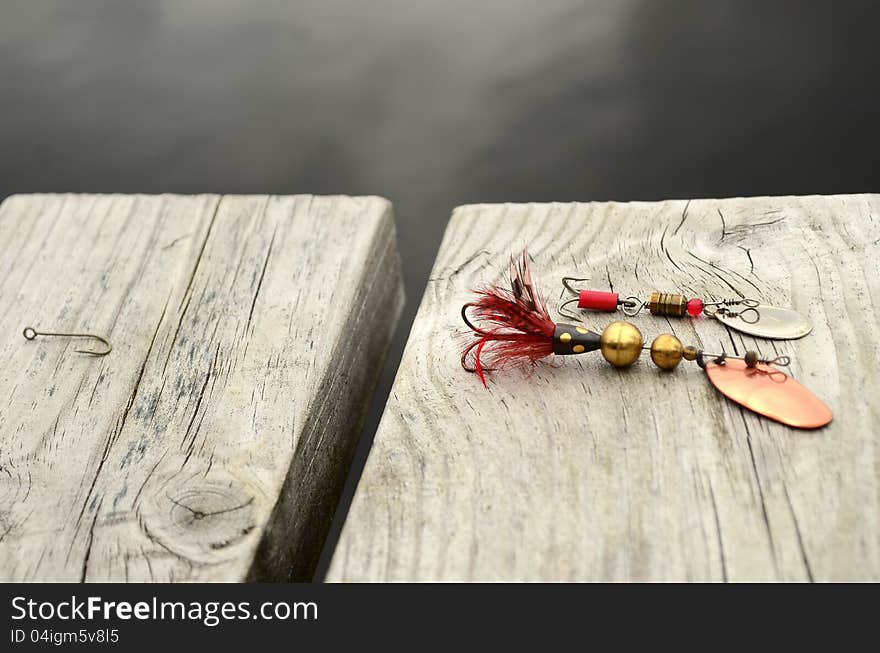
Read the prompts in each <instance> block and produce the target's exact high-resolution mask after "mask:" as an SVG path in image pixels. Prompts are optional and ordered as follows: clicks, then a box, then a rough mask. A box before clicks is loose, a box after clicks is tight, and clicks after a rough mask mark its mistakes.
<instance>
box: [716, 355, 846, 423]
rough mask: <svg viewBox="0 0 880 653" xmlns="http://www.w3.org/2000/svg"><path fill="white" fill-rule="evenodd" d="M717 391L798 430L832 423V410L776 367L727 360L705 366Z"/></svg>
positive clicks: (760, 413) (731, 359)
mask: <svg viewBox="0 0 880 653" xmlns="http://www.w3.org/2000/svg"><path fill="white" fill-rule="evenodd" d="M706 374H708V376H709V380H710V381H711V382H712V385H714V386H715V387H716V388H718V391H719V392H721V394H723V395H724V396H725V397H727V398H728V399H730V400H731V401H735V402H736V403H738V404H740V405H741V406H745V407H746V408H748V409H749V410H752V411H754V412H756V413H758V414H759V415H763V416H764V417H769V418H770V419H774V420H776V421H777V422H782V423H783V424H787V425H788V426H793V427H795V428H799V429H816V428H819V427H821V426H825V425H826V424H828V422H830V421H831V417H832V415H831V409H829V408H828V406H826V405H825V404H824V403H822V401H821V400H820V399H819V398H818V397H817V396H816V395H814V394H813V393H812V392H810V391H809V390H807V389H806V388H805V387H804V386H802V385H801V384H800V383H798V382H797V381H795V380H794V379H793V378H791V377H790V376H788V375H787V374H785V373H784V372H781V371H780V370H778V369H776V368H775V367H772V366H769V365H764V364H762V363H759V364H758V366H757V367H754V368H750V367H747V366H746V363H745V361H741V360H737V359H733V358H728V359H726V360H725V361H724V363H723V364H718V363H714V362H710V363H707V364H706Z"/></svg>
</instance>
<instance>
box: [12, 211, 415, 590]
mask: <svg viewBox="0 0 880 653" xmlns="http://www.w3.org/2000/svg"><path fill="white" fill-rule="evenodd" d="M0 269H2V277H0V577H2V580H4V581H34V580H37V581H80V580H82V581H123V580H125V581H235V580H244V579H250V580H285V579H305V578H308V577H310V575H311V573H312V571H313V569H314V566H315V564H316V562H317V557H318V555H319V553H320V547H321V545H322V542H323V539H324V537H325V535H326V532H327V528H328V527H329V522H330V519H331V517H332V514H333V510H334V509H335V505H336V501H337V499H338V495H339V492H340V490H341V486H342V483H343V480H344V478H345V475H346V473H347V468H348V464H349V462H350V459H351V456H352V454H353V447H354V444H355V441H356V439H357V435H358V433H359V429H360V422H361V419H362V414H363V407H364V403H365V402H366V401H368V399H369V397H370V395H371V392H372V387H373V384H374V382H375V380H376V376H377V374H378V370H379V369H380V368H381V362H382V360H383V357H384V354H385V350H386V347H387V344H388V342H389V338H390V336H391V333H392V331H393V329H394V326H395V323H396V321H397V318H398V316H399V313H400V308H401V305H402V285H401V280H400V270H399V263H398V253H397V250H396V244H395V237H394V227H393V219H392V215H391V209H390V205H389V203H388V202H387V201H385V200H382V199H380V198H348V197H313V196H293V197H274V196H223V197H220V196H216V195H203V196H170V195H166V196H127V195H126V196H123V195H115V196H114V195H23V196H15V197H10V198H7V199H6V200H5V201H4V202H3V204H2V207H0ZM28 324H30V325H33V326H35V327H37V328H38V329H39V328H42V329H44V330H84V331H91V332H96V333H99V334H103V335H106V336H107V337H108V338H109V339H110V341H111V342H112V343H113V346H114V349H113V352H112V353H111V354H110V355H109V356H106V357H103V358H92V357H89V356H83V355H81V354H77V353H75V352H74V351H73V350H74V349H75V348H76V347H77V346H79V345H81V344H82V343H81V342H74V341H69V340H63V339H37V340H35V341H33V342H28V341H26V340H24V338H23V337H22V335H21V331H22V328H23V327H24V326H25V325H28Z"/></svg>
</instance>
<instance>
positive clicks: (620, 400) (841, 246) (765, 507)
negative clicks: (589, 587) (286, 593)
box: [328, 195, 880, 581]
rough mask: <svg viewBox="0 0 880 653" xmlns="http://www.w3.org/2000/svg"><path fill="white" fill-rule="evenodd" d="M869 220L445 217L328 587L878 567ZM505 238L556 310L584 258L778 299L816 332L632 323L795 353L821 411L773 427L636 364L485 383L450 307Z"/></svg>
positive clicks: (622, 285) (648, 279)
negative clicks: (806, 426) (770, 334)
mask: <svg viewBox="0 0 880 653" xmlns="http://www.w3.org/2000/svg"><path fill="white" fill-rule="evenodd" d="M878 216H880V196H876V195H861V196H840V197H807V198H796V197H779V198H755V199H729V200H698V201H697V200H695V201H692V202H687V201H668V202H659V203H632V204H618V203H603V204H598V203H593V204H538V205H504V206H497V205H496V206H492V205H484V206H465V207H461V208H459V209H457V210H456V211H455V213H454V214H453V217H452V221H451V223H450V225H449V227H448V229H447V232H446V237H445V240H444V242H443V246H442V248H441V251H440V253H439V256H438V259H437V262H436V265H435V267H434V271H433V274H432V276H431V280H430V282H429V284H428V287H427V290H426V292H425V295H424V298H423V300H422V304H421V308H420V309H419V313H418V316H417V318H416V321H415V325H414V326H413V329H412V333H411V335H410V338H409V343H408V345H407V349H406V352H405V354H404V358H403V362H402V365H401V367H400V369H399V371H398V375H397V379H396V381H395V384H394V388H393V391H392V395H391V399H390V401H389V403H388V405H387V407H386V410H385V414H384V416H383V420H382V423H381V426H380V428H379V432H378V433H377V436H376V439H375V443H374V445H373V449H372V451H371V453H370V457H369V460H368V462H367V465H366V468H365V470H364V473H363V476H362V478H361V481H360V485H359V487H358V490H357V493H356V496H355V499H354V502H353V504H352V507H351V510H350V512H349V515H348V518H347V521H346V524H345V527H344V530H343V532H342V535H341V539H340V542H339V545H338V547H337V549H336V551H335V555H334V558H333V560H332V563H331V567H330V570H329V574H328V579H329V580H332V581H343V580H345V581H354V580H371V581H378V580H417V581H427V580H609V581H618V580H737V581H738V580H865V579H872V580H878V579H880V528H878V516H880V505H878V503H880V483H878V474H880V466H878V460H880V392H878V383H877V381H878V371H877V361H878V358H880V356H878V354H880V346H878V342H880V323H878V317H877V316H878V311H880V218H878ZM524 244H528V246H529V248H530V252H531V254H532V256H533V258H534V260H535V269H536V272H537V275H538V277H539V278H538V282H539V283H540V284H541V286H542V287H543V289H544V291H545V294H546V295H547V296H548V299H550V300H551V302H552V301H554V300H555V299H556V297H558V294H559V291H560V284H559V279H560V277H561V276H563V275H564V274H566V273H568V274H571V273H574V272H582V273H586V274H589V275H591V276H592V282H591V284H590V286H591V287H594V288H598V289H610V288H612V287H613V289H614V290H616V291H620V292H623V293H626V294H629V293H636V294H642V295H644V294H645V293H646V292H650V291H651V290H655V289H656V290H674V289H678V290H681V291H683V292H685V293H689V294H692V296H706V295H707V294H711V295H715V296H722V297H723V296H731V295H732V294H733V293H734V292H735V291H740V292H742V293H743V294H746V295H747V296H753V297H756V298H758V299H762V300H772V303H777V304H780V305H782V306H793V307H795V308H796V310H798V311H800V312H802V313H805V314H807V315H808V316H809V317H810V319H811V320H812V321H813V323H814V325H815V328H814V330H813V333H812V334H811V335H809V336H808V337H806V338H804V339H802V340H799V341H794V342H779V343H772V342H768V341H760V340H755V339H753V338H750V337H744V336H740V335H738V334H737V333H736V332H729V331H727V330H726V329H725V328H724V326H723V325H721V324H719V323H717V322H714V321H711V320H707V319H701V320H697V321H690V320H669V321H666V320H663V319H658V318H652V317H650V316H646V317H641V318H636V319H637V320H638V322H637V323H638V325H639V326H640V328H641V329H642V331H643V333H644V334H645V336H646V339H648V341H650V339H651V338H653V337H654V336H656V335H657V334H659V333H662V332H664V331H668V330H672V331H674V332H675V333H676V334H677V335H678V336H679V337H680V338H681V339H682V340H683V341H685V342H690V343H695V344H701V345H702V346H704V347H706V348H707V349H709V348H712V349H715V348H717V347H722V346H723V347H725V348H726V349H727V351H733V350H736V351H740V352H742V351H743V350H744V348H757V349H759V350H760V351H761V352H766V353H771V352H779V353H783V352H784V353H790V354H791V355H792V356H793V357H794V361H795V362H794V365H793V367H792V372H793V374H794V375H795V376H796V377H797V378H798V379H799V380H801V381H802V382H803V383H805V384H806V385H807V386H809V387H810V388H812V389H813V390H814V391H815V392H816V393H817V394H818V395H819V396H820V397H822V398H823V399H824V400H825V401H826V402H827V403H828V404H829V405H830V406H831V408H832V409H833V410H834V412H835V418H834V421H833V422H832V424H831V425H830V426H829V427H827V428H825V429H822V430H819V431H815V432H804V431H796V430H792V429H789V428H787V427H784V426H781V425H779V424H776V423H774V422H770V421H768V420H765V419H762V418H760V417H758V416H756V415H754V414H752V413H749V412H745V411H743V410H742V409H740V408H739V407H738V406H736V405H734V404H731V403H730V402H728V401H726V400H725V399H724V398H722V397H721V396H720V395H718V394H717V393H716V392H715V391H714V390H713V389H712V388H711V386H710V385H709V384H708V382H707V381H706V379H705V378H704V376H703V373H702V372H701V371H700V369H699V368H698V367H696V366H692V365H689V366H685V365H682V366H681V367H680V368H679V369H678V370H676V372H675V373H673V374H666V373H662V372H660V371H659V370H657V369H656V368H655V367H654V366H653V365H651V363H650V361H649V360H647V356H643V357H642V360H641V361H639V362H638V363H637V364H636V365H635V366H634V367H633V368H632V369H630V370H628V371H619V370H617V369H614V368H611V367H610V366H608V365H607V364H606V363H605V362H604V361H603V360H602V359H601V357H600V356H598V355H595V356H584V357H578V358H577V359H573V358H569V359H567V360H565V361H563V362H561V363H560V364H559V365H558V366H557V367H555V368H551V367H549V366H547V365H544V366H541V367H540V368H539V369H538V370H536V371H535V373H534V374H533V375H532V376H531V377H527V376H526V375H524V374H521V373H516V372H509V373H506V374H503V375H502V374H499V375H496V377H495V382H494V383H493V384H491V387H490V389H489V390H488V391H486V390H483V389H482V388H481V387H480V386H479V382H478V381H477V379H475V378H473V377H472V376H469V375H468V374H466V373H464V372H462V370H461V369H460V367H459V351H460V344H461V343H460V342H456V340H455V338H454V337H453V335H454V334H455V333H456V332H459V331H460V330H461V323H460V317H459V308H460V306H461V304H462V303H463V302H465V301H467V300H468V298H469V296H470V295H469V291H470V289H471V288H472V287H473V286H474V285H475V284H476V283H478V282H481V281H488V280H490V279H492V278H497V277H498V276H499V273H500V271H501V268H503V266H504V264H505V262H506V260H507V257H508V256H509V255H510V253H511V252H513V251H516V250H518V249H519V248H521V247H522V246H523V245H524ZM611 319H613V318H611V317H608V316H605V315H594V316H592V317H590V318H588V322H589V323H590V324H592V325H594V328H599V329H601V328H602V327H604V325H606V324H607V323H608V322H609V321H610V320H611Z"/></svg>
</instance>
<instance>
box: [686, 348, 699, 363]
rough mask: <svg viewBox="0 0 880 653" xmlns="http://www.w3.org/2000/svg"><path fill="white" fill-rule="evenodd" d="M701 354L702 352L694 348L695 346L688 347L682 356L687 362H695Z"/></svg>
mask: <svg viewBox="0 0 880 653" xmlns="http://www.w3.org/2000/svg"><path fill="white" fill-rule="evenodd" d="M699 354H700V350H699V349H697V348H696V347H694V346H693V345H688V346H687V347H685V348H684V351H683V352H682V356H684V359H685V360H686V361H695V360H697V356H698V355H699Z"/></svg>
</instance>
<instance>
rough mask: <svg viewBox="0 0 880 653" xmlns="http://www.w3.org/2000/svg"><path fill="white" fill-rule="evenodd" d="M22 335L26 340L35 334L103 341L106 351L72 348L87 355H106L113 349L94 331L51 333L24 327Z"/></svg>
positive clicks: (35, 335) (31, 338) (32, 337)
mask: <svg viewBox="0 0 880 653" xmlns="http://www.w3.org/2000/svg"><path fill="white" fill-rule="evenodd" d="M22 335H23V336H24V337H25V338H26V339H27V340H33V339H34V338H36V337H37V336H48V337H51V338H55V337H60V338H91V339H93V340H98V341H99V342H101V343H103V344H104V346H105V347H106V348H107V350H106V351H92V350H89V349H75V350H74V351H75V352H76V353H78V354H88V355H89V356H106V355H107V354H109V353H110V352H111V351H113V345H111V344H110V342H109V341H108V340H107V339H106V338H104V337H102V336H99V335H96V334H94V333H52V332H49V331H37V330H36V329H35V328H33V327H25V328H24V331H22Z"/></svg>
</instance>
